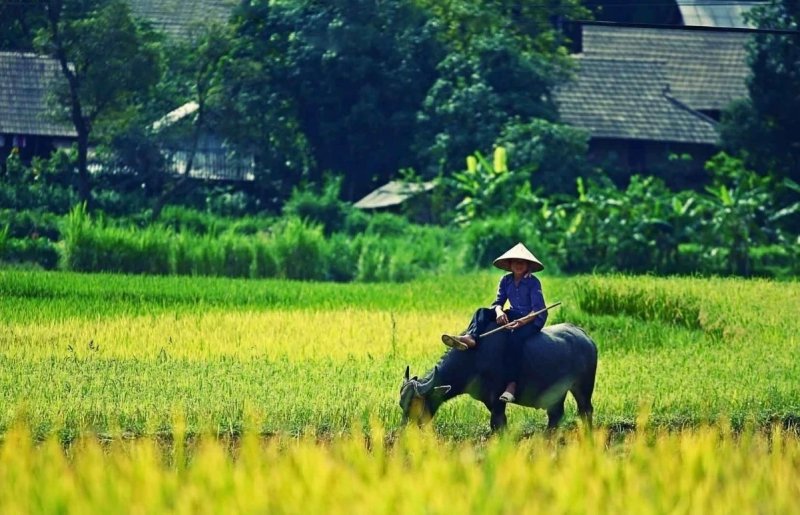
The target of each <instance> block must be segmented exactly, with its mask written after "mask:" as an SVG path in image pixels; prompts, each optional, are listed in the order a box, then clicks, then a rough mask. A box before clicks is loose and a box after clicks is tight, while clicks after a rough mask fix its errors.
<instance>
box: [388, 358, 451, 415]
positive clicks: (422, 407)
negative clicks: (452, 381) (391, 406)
mask: <svg viewBox="0 0 800 515" xmlns="http://www.w3.org/2000/svg"><path fill="white" fill-rule="evenodd" d="M438 375H439V368H438V367H437V368H434V369H433V374H431V375H430V377H428V378H427V379H424V380H422V381H420V380H419V379H417V376H414V377H409V369H408V367H406V373H405V377H404V378H403V384H402V385H401V386H400V408H402V410H403V425H405V424H407V423H408V422H409V421H413V422H416V423H417V425H420V426H421V425H423V424H426V423H428V422H430V420H431V419H432V418H433V409H432V405H431V402H430V401H431V397H432V396H434V395H443V394H445V393H447V392H449V391H450V386H449V385H437V382H438V379H439V378H438Z"/></svg>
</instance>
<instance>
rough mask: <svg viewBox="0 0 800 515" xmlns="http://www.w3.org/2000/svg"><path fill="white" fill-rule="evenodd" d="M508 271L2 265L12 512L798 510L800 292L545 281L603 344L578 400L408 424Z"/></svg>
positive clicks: (790, 286) (0, 469) (676, 282)
mask: <svg viewBox="0 0 800 515" xmlns="http://www.w3.org/2000/svg"><path fill="white" fill-rule="evenodd" d="M496 280H497V275H496V274H493V273H476V274H471V275H463V276H453V277H446V278H428V279H419V280H416V281H413V282H410V283H404V284H373V285H367V284H331V283H310V282H291V281H254V280H233V279H214V278H191V277H181V278H176V277H129V276H117V275H81V274H67V273H44V272H26V271H16V270H9V271H2V272H0V323H1V324H2V325H0V434H2V439H3V440H2V443H0V481H1V482H2V483H3V484H4V485H6V487H5V488H3V489H0V511H2V512H4V513H5V512H48V513H49V512H54V511H57V512H86V511H110V510H112V509H113V510H115V511H123V512H148V513H151V512H158V511H177V512H192V513H196V512H209V513H210V512H214V513H217V512H219V511H223V510H225V511H244V512H265V511H266V512H270V513H273V512H274V513H281V512H295V513H296V512H298V511H307V512H322V511H324V512H331V513H335V512H339V511H348V512H369V513H380V512H393V513H396V512H420V511H422V512H431V513H440V512H445V511H447V512H452V511H467V510H468V511H470V512H534V511H542V510H544V509H549V510H551V511H552V510H555V511H556V512H562V513H573V512H574V513H586V512H597V513H611V512H614V513H619V512H620V511H623V512H636V513H697V512H703V513H730V512H731V511H736V512H758V513H786V512H791V511H796V510H797V509H798V507H800V506H799V505H800V501H798V499H800V496H798V493H800V491H799V490H798V483H797V482H796V481H792V480H791V478H793V477H796V476H797V473H798V472H800V446H799V445H798V437H797V427H798V426H797V424H798V420H800V419H799V418H798V416H799V415H800V381H798V379H800V345H798V337H797V335H798V334H799V333H800V331H798V329H800V322H798V321H797V319H796V314H797V308H798V307H800V286H798V284H797V283H796V282H774V281H766V280H741V279H690V278H685V279H684V278H682V279H677V278H670V279H664V278H653V277H624V276H609V277H602V276H586V277H571V278H563V277H548V276H544V277H543V278H542V281H543V285H544V290H545V296H546V299H547V300H548V302H552V301H556V300H560V301H562V302H563V303H564V304H563V305H562V307H561V308H559V310H558V311H555V312H554V313H553V314H552V315H551V318H550V319H549V321H548V323H556V322H560V321H570V322H574V323H577V324H579V325H581V326H582V327H583V328H584V329H586V331H587V332H588V333H589V334H590V335H591V336H592V338H593V339H594V340H595V341H596V342H597V344H598V347H599V351H600V364H599V369H598V379H597V387H596V389H595V397H594V405H595V423H596V425H597V426H598V428H597V429H596V430H595V432H594V433H592V434H591V435H586V434H584V433H583V431H582V428H581V426H580V424H579V422H577V421H576V418H577V417H576V414H575V406H574V403H573V401H572V399H571V398H570V399H568V401H567V414H566V417H565V421H564V422H563V423H562V429H561V430H560V431H559V432H558V433H557V434H556V435H545V433H544V427H545V425H546V415H545V413H544V412H543V411H540V410H531V409H525V408H519V407H516V406H512V407H510V409H509V410H508V415H509V425H510V431H509V432H508V434H506V435H504V436H502V437H496V436H494V437H490V435H489V430H488V419H489V416H488V412H487V411H486V410H485V408H484V407H483V406H482V405H480V404H479V403H477V402H476V401H474V400H471V399H468V398H464V397H461V398H458V399H456V400H454V401H452V402H450V403H448V404H446V405H445V406H444V407H443V408H442V410H440V412H439V413H438V414H437V417H436V419H435V420H434V422H433V425H432V428H431V431H425V432H423V433H419V432H417V431H416V430H412V431H399V429H398V427H399V422H400V415H401V413H400V409H399V407H398V406H397V394H398V387H399V385H400V381H401V378H402V374H403V371H404V369H405V367H406V365H409V366H410V367H411V370H412V373H417V374H422V373H424V372H426V371H427V370H429V369H430V368H431V367H432V366H433V365H434V364H435V362H436V361H437V360H438V358H439V357H440V356H441V354H442V353H443V352H444V350H445V349H444V348H443V347H442V346H441V343H440V342H439V335H440V334H441V333H442V332H446V331H456V330H460V329H462V328H463V327H464V326H465V325H466V323H467V321H468V319H469V316H470V314H471V312H472V310H473V309H474V308H475V307H477V306H479V305H485V304H487V303H489V302H490V301H491V300H492V298H493V295H492V294H493V289H494V286H495V284H496Z"/></svg>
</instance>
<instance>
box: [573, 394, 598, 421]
mask: <svg viewBox="0 0 800 515" xmlns="http://www.w3.org/2000/svg"><path fill="white" fill-rule="evenodd" d="M572 396H573V397H575V402H576V403H577V404H578V416H579V417H581V420H583V423H584V424H585V425H586V427H587V428H588V429H591V428H592V413H593V412H594V407H593V406H592V398H591V394H590V395H589V396H587V395H586V394H585V393H584V392H583V391H581V389H576V390H575V391H573V392H572Z"/></svg>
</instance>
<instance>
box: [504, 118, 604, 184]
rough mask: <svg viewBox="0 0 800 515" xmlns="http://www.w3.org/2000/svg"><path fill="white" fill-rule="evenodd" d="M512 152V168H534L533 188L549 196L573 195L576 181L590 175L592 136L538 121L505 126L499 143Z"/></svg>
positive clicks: (509, 153) (571, 128)
mask: <svg viewBox="0 0 800 515" xmlns="http://www.w3.org/2000/svg"><path fill="white" fill-rule="evenodd" d="M495 146H496V147H501V146H502V147H505V148H506V149H507V150H508V156H509V167H510V168H512V169H514V170H521V169H523V168H525V167H529V168H530V169H531V187H533V188H536V189H540V190H541V191H542V192H543V193H545V194H546V195H552V194H558V193H560V194H572V193H573V192H574V191H575V181H576V180H577V179H578V177H585V176H586V175H587V174H588V173H589V172H590V166H589V163H588V161H587V160H586V154H587V152H588V150H589V135H588V134H587V133H586V132H585V131H583V130H581V129H576V128H574V127H570V126H568V125H562V124H558V123H551V122H548V121H546V120H543V119H534V120H533V121H531V122H530V123H512V124H508V125H506V126H505V127H504V129H503V132H502V134H501V135H500V136H499V137H498V139H497V141H496V142H495Z"/></svg>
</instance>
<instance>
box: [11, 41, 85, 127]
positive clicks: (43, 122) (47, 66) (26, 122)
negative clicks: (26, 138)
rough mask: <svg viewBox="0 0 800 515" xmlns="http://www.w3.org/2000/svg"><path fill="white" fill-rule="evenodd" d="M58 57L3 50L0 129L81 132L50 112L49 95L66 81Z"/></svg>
mask: <svg viewBox="0 0 800 515" xmlns="http://www.w3.org/2000/svg"><path fill="white" fill-rule="evenodd" d="M63 80H64V79H63V76H62V75H61V68H60V67H59V64H58V61H56V60H55V59H51V58H49V57H43V56H39V55H36V54H31V53H23V52H0V133H3V134H28V135H36V136H60V137H71V138H74V137H76V136H77V133H76V132H75V128H74V127H73V126H72V125H71V124H70V123H67V122H63V121H58V120H56V119H55V118H54V117H52V116H51V115H50V111H51V109H50V107H49V106H48V103H47V97H48V95H49V93H50V91H51V89H52V88H53V87H54V86H55V85H57V84H58V83H59V82H61V81H63Z"/></svg>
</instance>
